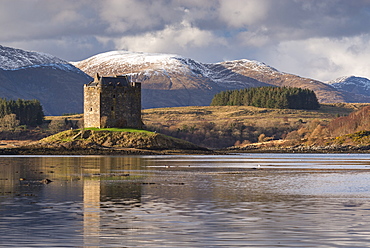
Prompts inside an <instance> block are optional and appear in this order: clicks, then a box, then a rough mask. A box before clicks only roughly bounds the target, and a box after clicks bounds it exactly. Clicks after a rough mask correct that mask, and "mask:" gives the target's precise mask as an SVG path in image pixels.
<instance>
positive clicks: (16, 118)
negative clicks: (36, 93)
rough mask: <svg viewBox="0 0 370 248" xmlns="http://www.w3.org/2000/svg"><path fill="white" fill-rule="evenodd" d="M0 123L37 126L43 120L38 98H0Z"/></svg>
mask: <svg viewBox="0 0 370 248" xmlns="http://www.w3.org/2000/svg"><path fill="white" fill-rule="evenodd" d="M0 118H1V119H0V124H1V125H2V126H3V125H5V126H9V125H10V126H12V125H14V126H18V125H28V126H33V127H35V126H38V125H41V124H42V123H43V121H44V112H43V109H42V106H41V103H40V101H38V100H23V99H18V100H7V99H5V98H0Z"/></svg>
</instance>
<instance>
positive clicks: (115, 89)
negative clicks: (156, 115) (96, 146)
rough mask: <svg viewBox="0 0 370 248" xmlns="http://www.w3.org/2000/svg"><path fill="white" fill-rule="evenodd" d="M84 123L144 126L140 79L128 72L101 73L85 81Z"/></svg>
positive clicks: (103, 126) (108, 125)
mask: <svg viewBox="0 0 370 248" xmlns="http://www.w3.org/2000/svg"><path fill="white" fill-rule="evenodd" d="M84 126H85V128H88V127H97V128H105V127H117V128H125V127H131V128H138V129H140V128H142V127H143V123H142V120H141V83H136V82H130V80H129V79H128V77H127V76H115V77H101V76H99V74H96V75H95V77H94V81H92V82H90V83H88V84H85V85H84Z"/></svg>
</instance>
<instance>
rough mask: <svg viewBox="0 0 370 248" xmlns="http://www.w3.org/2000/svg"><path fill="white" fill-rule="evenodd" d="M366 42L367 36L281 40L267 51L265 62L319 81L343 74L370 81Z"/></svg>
mask: <svg viewBox="0 0 370 248" xmlns="http://www.w3.org/2000/svg"><path fill="white" fill-rule="evenodd" d="M369 40H370V35H359V36H356V37H346V38H341V39H329V38H312V39H307V40H296V41H284V42H281V43H280V44H279V45H278V46H277V47H270V48H269V51H268V52H267V53H268V55H267V56H268V58H267V63H270V64H271V65H273V66H275V67H277V68H278V69H280V70H282V71H286V72H290V73H294V74H298V75H301V76H305V77H310V78H314V79H319V80H322V81H326V80H333V79H335V78H338V77H341V76H347V75H354V76H362V77H368V78H370V66H369V57H370V42H369ZM274 49H276V50H275V51H274Z"/></svg>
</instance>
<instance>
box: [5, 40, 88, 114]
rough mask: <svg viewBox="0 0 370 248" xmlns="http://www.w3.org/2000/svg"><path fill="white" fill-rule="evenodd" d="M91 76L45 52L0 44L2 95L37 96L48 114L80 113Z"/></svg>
mask: <svg viewBox="0 0 370 248" xmlns="http://www.w3.org/2000/svg"><path fill="white" fill-rule="evenodd" d="M90 80H91V77H90V76H88V75H87V74H85V73H84V72H82V71H81V70H80V69H78V68H76V67H75V66H73V65H72V64H70V63H69V62H67V61H65V60H62V59H59V58H57V57H55V56H53V55H49V54H46V53H39V52H32V51H25V50H21V49H16V48H10V47H4V46H0V97H2V98H7V99H14V100H15V99H18V98H22V99H37V100H39V101H40V103H41V104H42V106H43V109H44V112H45V114H46V115H62V114H64V113H81V112H82V109H83V108H82V106H83V104H82V99H83V84H85V83H88V82H89V81H90Z"/></svg>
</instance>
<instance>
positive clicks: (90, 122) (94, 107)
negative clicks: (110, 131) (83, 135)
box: [84, 85, 101, 128]
mask: <svg viewBox="0 0 370 248" xmlns="http://www.w3.org/2000/svg"><path fill="white" fill-rule="evenodd" d="M100 94H101V88H100V87H89V86H87V85H85V86H84V126H85V127H98V128H100V127H101V125H100V104H99V102H100Z"/></svg>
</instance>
